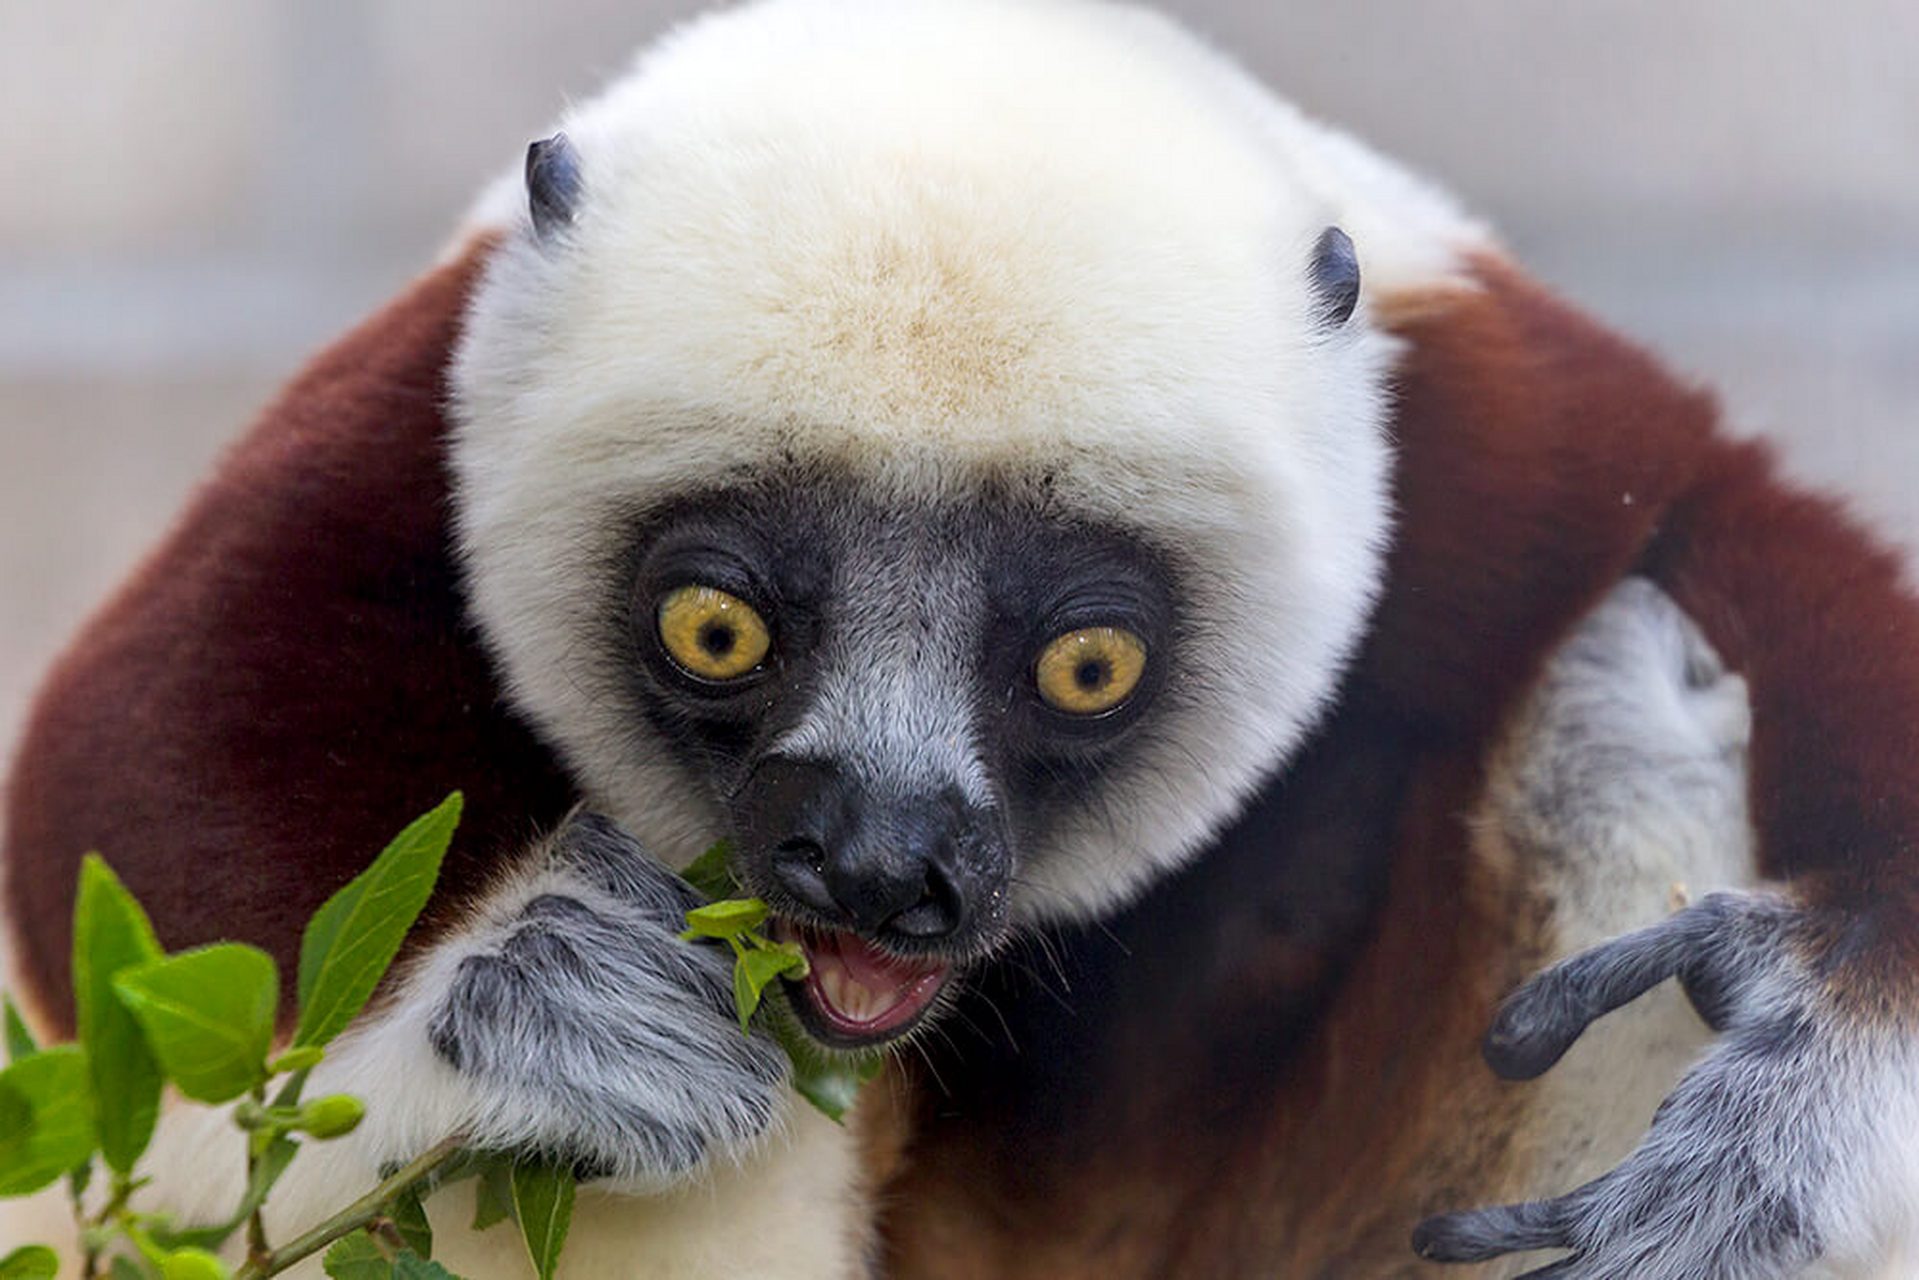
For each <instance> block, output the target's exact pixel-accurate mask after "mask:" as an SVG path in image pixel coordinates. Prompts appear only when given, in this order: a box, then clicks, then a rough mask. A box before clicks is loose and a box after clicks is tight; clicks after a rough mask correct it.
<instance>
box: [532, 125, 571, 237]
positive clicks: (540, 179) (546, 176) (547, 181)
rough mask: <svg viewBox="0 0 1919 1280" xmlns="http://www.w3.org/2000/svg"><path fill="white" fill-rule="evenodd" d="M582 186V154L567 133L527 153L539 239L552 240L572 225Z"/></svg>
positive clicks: (550, 139)
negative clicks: (576, 149)
mask: <svg viewBox="0 0 1919 1280" xmlns="http://www.w3.org/2000/svg"><path fill="white" fill-rule="evenodd" d="M582 185H583V184H582V181H581V177H580V153H579V152H577V151H575V150H574V149H573V144H572V143H570V142H568V141H567V140H566V135H565V134H564V133H556V134H554V135H553V136H552V137H550V138H548V139H546V140H545V141H543V142H536V143H534V144H533V145H532V146H530V147H528V148H527V149H526V200H527V207H528V209H529V211H530V212H531V213H532V214H533V233H534V234H535V235H537V236H539V238H540V239H542V240H551V239H552V238H553V237H554V236H555V235H557V234H558V233H560V232H561V231H564V230H565V229H566V228H567V227H568V226H570V225H571V224H572V222H573V213H574V210H575V209H576V208H577V207H578V206H579V203H580V190H581V187H582Z"/></svg>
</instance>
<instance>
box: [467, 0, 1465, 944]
mask: <svg viewBox="0 0 1919 1280" xmlns="http://www.w3.org/2000/svg"><path fill="white" fill-rule="evenodd" d="M562 126H563V128H564V129H565V131H566V132H567V134H568V136H569V137H570V138H571V139H572V140H573V142H574V144H575V145H576V147H577V149H578V152H579V154H580V157H581V163H582V169H583V173H584V184H585V195H584V198H583V201H582V204H581V206H580V211H579V216H578V220H577V222H576V224H575V225H574V226H573V227H572V228H571V230H570V233H569V234H567V235H565V236H563V237H561V238H560V241H559V242H558V243H554V244H540V243H537V242H536V241H535V240H534V238H533V237H532V235H531V233H530V229H529V227H528V225H527V222H526V219H525V218H524V216H523V215H522V214H520V213H519V212H518V211H517V209H515V211H514V212H512V213H511V214H508V213H507V212H506V210H507V209H508V208H510V207H513V206H511V205H508V204H505V203H503V202H502V201H501V200H500V199H499V198H497V197H495V198H490V199H489V200H488V201H486V202H483V204H482V212H481V214H480V221H481V222H482V223H484V222H485V221H486V220H488V219H489V218H493V219H498V220H499V221H500V223H501V225H502V226H503V227H504V228H505V230H506V231H507V233H508V239H507V242H506V244H505V245H504V247H503V248H502V249H501V250H500V251H499V252H498V254H497V255H496V257H495V260H494V262H493V264H492V267H491V269H490V271H489V273H488V276H487V279H486V281H485V283H484V285H483V286H482V287H481V289H480V290H479V293H478V296H477V297H476V299H475V302H474V304H473V307H472V312H471V317H470V323H469V328H468V330H467V333H466V337H465V340H464V343H463V345H462V348H461V350H460V353H459V358H458V362H457V366H456V375H455V387H456V393H457V398H456V417H457V420H458V425H459V430H458V437H457V443H456V448H455V454H454V462H455V466H456V468H457V471H458V476H459V482H460V483H459V493H460V495H461V499H460V506H459V519H460V527H461V532H462V538H463V545H464V548H465V551H466V555H467V563H468V566H469V570H470V580H471V584H472V590H473V597H474V601H475V606H476V610H477V613H478V617H479V619H480V621H481V623H482V625H483V628H484V631H485V633H486V635H487V636H488V638H489V640H490V642H491V644H492V646H493V648H494V650H495V652H496V654H497V656H498V658H499V660H500V662H501V663H502V665H503V668H504V670H505V672H506V675H507V677H508V682H509V685H510V688H511V692H512V695H513V697H514V698H515V700H516V701H517V702H518V704H519V705H520V707H521V708H522V709H523V710H524V711H525V712H527V713H528V714H529V716H530V717H531V718H532V719H533V720H534V722H535V723H536V724H537V725H538V726H539V727H540V728H541V729H542V730H543V731H544V732H545V734H546V735H547V736H548V738H549V739H550V740H551V741H553V742H554V744H555V745H556V746H557V747H558V748H559V749H560V750H561V751H562V753H563V754H564V755H565V756H566V758H567V760H568V761H569V763H570V764H571V765H572V766H573V767H574V769H575V770H576V772H577V773H578V774H579V776H580V777H581V778H582V780H583V782H584V785H585V786H586V788H587V791H588V793H589V795H590V798H591V800H592V802H593V803H594V804H595V805H596V806H598V807H600V808H602V809H604V810H605V811H607V812H609V813H610V814H612V815H613V816H614V817H616V818H618V819H619V820H620V821H621V822H622V823H623V824H624V825H626V826H627V827H629V828H630V829H631V830H632V831H634V832H635V834H637V835H638V836H639V837H640V838H641V840H642V841H643V842H644V843H646V844H647V845H648V846H649V847H651V848H653V849H655V850H657V851H658V852H660V854H661V855H662V856H664V857H666V858H668V859H669V860H670V861H676V862H678V861H683V860H685V859H687V858H690V857H691V856H693V855H694V854H695V853H697V852H698V850H699V849H700V848H702V847H704V844H705V843H706V842H707V841H708V840H710V839H711V837H712V834H713V832H714V831H715V830H717V829H718V828H719V825H720V824H719V814H718V812H717V810H716V808H715V806H714V805H713V804H712V802H711V801H710V800H708V799H707V798H706V796H705V792H704V789H703V787H702V780H701V779H699V778H695V777H690V776H688V775H687V773H686V772H685V771H684V769H683V767H682V766H681V765H679V764H677V763H676V762H675V761H674V760H673V758H672V755H671V753H669V752H667V751H665V750H662V749H661V747H660V745H659V744H658V743H657V742H655V741H652V740H651V739H650V737H649V735H647V734H646V733H644V732H641V731H638V730H636V728H635V725H634V723H633V717H632V716H631V715H630V714H628V713H627V712H626V711H624V710H623V709H621V707H620V706H619V705H618V704H617V701H616V700H615V699H613V698H610V697H607V696H605V691H606V686H605V684H604V679H605V677H604V673H603V670H602V667H601V664H600V656H599V655H598V654H597V653H596V652H595V649H596V646H595V645H594V644H592V643H589V642H587V641H586V640H585V639H584V637H586V636H587V635H588V634H589V633H590V627H591V619H590V618H588V617H586V616H584V612H583V611H584V610H586V609H589V608H596V607H598V606H599V604H600V602H601V601H602V600H603V599H604V598H605V592H604V590H603V583H602V582H601V578H602V577H603V575H604V573H605V572H606V570H605V568H604V566H605V565H606V563H607V561H608V557H609V555H610V554H611V552H612V550H613V545H614V544H613V540H614V539H617V538H619V537H621V536H623V534H624V531H625V529H626V528H627V527H629V526H628V525H627V524H626V522H625V521H624V520H623V519H622V517H624V516H629V515H630V514H631V513H632V512H634V511H635V510H640V509H644V508H646V507H647V506H649V505H650V504H653V503H656V502H658V501H660V500H661V499H663V498H666V497H669V496H671V495H674V494H676V493H680V492H683V491H685V490H687V489H688V488H690V487H695V486H702V485H709V484H713V483H715V482H719V481H723V480H725V479H728V478H731V477H737V476H740V475H742V474H744V473H746V472H748V471H750V470H751V469H752V468H754V467H755V466H758V465H761V464H765V463H769V462H772V461H774V460H777V459H781V458H785V457H793V456H798V457H804V458H808V459H815V460H822V461H824V462H826V463H827V464H828V465H831V466H833V467H835V468H836V469H838V470H842V471H844V472H846V473H849V474H852V475H854V476H856V477H859V478H860V479H862V480H863V481H864V482H865V483H867V484H869V485H870V486H872V487H873V488H874V489H875V490H876V491H878V492H882V493H886V492H895V493H900V494H910V495H924V494H927V493H944V492H950V491H953V490H955V489H964V488H965V487H966V486H967V485H969V484H971V483H973V482H974V481H975V480H977V479H978V478H980V477H982V476H986V475H994V476H997V477H1000V478H1002V479H1004V478H1005V477H1007V476H1008V475H1011V476H1012V477H1013V478H1014V479H1015V480H1016V481H1017V480H1022V479H1023V480H1026V481H1032V482H1035V483H1037V477H1039V476H1041V475H1047V476H1050V477H1051V480H1052V482H1053V485H1054V488H1053V493H1054V494H1055V495H1056V497H1057V499H1058V500H1059V501H1060V502H1061V503H1062V504H1063V505H1064V506H1065V507H1066V508H1067V509H1070V510H1076V511H1080V512H1083V513H1085V514H1086V515H1088V516H1091V517H1096V518H1100V519H1104V520H1108V521H1112V522H1117V523H1120V524H1123V525H1125V526H1128V527H1130V528H1133V529H1135V530H1137V531H1139V532H1140V533H1141V534H1143V535H1144V536H1146V537H1148V538H1150V539H1152V540H1153V541H1154V542H1156V543H1158V544H1160V545H1162V546H1166V547H1170V548H1174V549H1175V550H1176V551H1177V552H1178V553H1179V554H1180V555H1181V556H1182V557H1183V563H1182V565H1181V569H1182V571H1183V572H1184V574H1185V582H1184V586H1185V587H1186V589H1187V603H1188V604H1189V606H1190V612H1191V616H1190V618H1189V619H1188V621H1189V622H1190V623H1191V633H1190V634H1191V643H1190V645H1189V647H1188V650H1187V651H1186V652H1185V653H1183V654H1182V655H1181V671H1182V677H1181V688H1182V692H1183V695H1184V696H1183V697H1182V698H1181V699H1180V705H1179V707H1178V708H1177V709H1174V710H1169V711H1168V712H1167V713H1166V714H1165V716H1164V717H1163V720H1162V723H1161V725H1160V726H1159V728H1160V730H1161V732H1162V733H1163V735H1164V737H1165V738H1166V739H1167V740H1168V741H1169V742H1170V744H1171V745H1170V746H1169V748H1168V749H1166V750H1164V751H1162V752H1161V753H1159V754H1158V755H1156V756H1155V757H1153V758H1152V759H1151V760H1150V761H1147V762H1143V763H1141V764H1140V765H1139V766H1138V767H1137V768H1135V769H1134V770H1132V771H1131V773H1129V774H1128V775H1127V776H1125V777H1123V778H1118V779H1115V780H1114V781H1113V784H1112V785H1111V787H1109V788H1108V793H1109V795H1111V796H1112V797H1113V799H1112V801H1111V802H1110V803H1109V804H1107V805H1104V806H1102V807H1101V808H1100V811H1098V812H1089V813H1087V814H1086V815H1085V817H1084V820H1083V822H1081V823H1079V824H1077V825H1073V824H1067V825H1066V827H1065V828H1064V829H1063V830H1062V832H1061V833H1060V834H1059V835H1058V836H1057V838H1056V839H1055V840H1054V842H1053V843H1054V845H1055V847H1054V848H1051V849H1046V850H1029V851H1027V853H1028V854H1029V855H1030V858H1031V861H1030V863H1029V866H1028V869H1027V871H1026V872H1025V873H1024V877H1023V879H1024V887H1023V888H1022V891H1021V893H1020V895H1018V896H1017V897H1016V899H1015V903H1014V911H1015V914H1016V915H1021V916H1024V917H1026V918H1032V917H1036V916H1040V915H1044V914H1048V913H1065V914H1073V915H1078V914H1084V913H1086V912H1088V911H1092V910H1096V909H1101V908H1105V907H1108V906H1111V905H1113V904H1114V903H1115V902H1116V901H1117V900H1119V899H1121V898H1123V897H1125V896H1126V895H1128V894H1130V893H1132V892H1134V891H1136V890H1137V889H1138V888H1139V887H1140V886H1141V885H1142V884H1143V883H1144V882H1145V881H1146V879H1147V878H1149V877H1150V876H1151V875H1152V874H1154V873H1156V872H1158V871H1161V870H1163V869H1165V868H1166V867H1168V866H1170V865H1173V864H1175V863H1176V862H1178V861H1179V860H1180V859H1182V858H1184V857H1185V856H1187V855H1188V854H1189V853H1190V852H1192V851H1193V850H1194V849H1196V848H1197V847H1199V846H1200V845H1201V844H1202V843H1203V842H1204V840H1205V839H1206V837H1207V836H1208V835H1210V834H1211V833H1212V832H1213V831H1215V830H1216V829H1217V828H1218V827H1219V825H1220V824H1221V823H1222V822H1224V821H1225V820H1226V819H1227V818H1229V817H1230V816H1231V814H1232V813H1233V812H1234V811H1235V810H1236V809H1237V807H1238V805H1239V804H1240V802H1241V801H1242V800H1243V798H1244V797H1245V795H1246V794H1247V793H1248V792H1249V791H1250V789H1251V788H1252V787H1253V786H1254V785H1256V784H1257V782H1258V781H1259V780H1261V779H1262V778H1263V777H1264V776H1265V775H1266V774H1267V773H1269V772H1270V771H1271V770H1272V769H1274V768H1275V767H1277V766H1278V765H1279V764H1280V763H1281V762H1282V761H1283V760H1284V759H1285V758H1286V757H1287V755H1288V754H1289V753H1290V752H1291V750H1292V749H1293V748H1294V746H1295V745H1296V744H1297V742H1298V741H1299V739H1300V738H1301V736H1302V735H1303V733H1304V732H1305V730H1306V729H1307V728H1308V727H1309V726H1310V724H1311V723H1312V721H1313V719H1314V717H1315V716H1316V715H1317V713H1318V711H1319V709H1320V707H1321V705H1322V704H1323V702H1324V700H1325V698H1326V697H1327V696H1328V694H1329V693H1330V692H1331V689H1332V687H1333V683H1334V680H1335V678H1336V676H1337V673H1338V671H1339V669H1340V667H1341V665H1342V663H1343V662H1344V660H1345V658H1346V657H1347V655H1348V653H1349V651H1350V649H1351V647H1352V645H1353V643H1354V642H1355V640H1356V638H1357V636H1358V635H1359V634H1360V632H1361V630H1362V627H1363V623H1364V619H1365V617H1366V614H1367V611H1368V609H1369V607H1370V605H1371V602H1372V599H1373V596H1374V594H1375V592H1376V590H1377V585H1378V581H1379V562H1380V554H1381V548H1382V546H1383V542H1384V539H1385V536H1386V532H1387V525H1388V511H1387V501H1386V497H1385V487H1384V486H1385V469H1386V463H1387V455H1388V450H1387V442H1386V438H1385V427H1384V419H1385V411H1386V409H1385V400H1386V395H1385V390H1384V386H1383V381H1384V376H1385V368H1386V364H1387V361H1388V359H1389V357H1390V354H1391V350H1390V346H1389V344H1388V343H1387V342H1386V341H1385V340H1384V339H1383V338H1381V337H1380V336H1378V335H1377V334H1376V333H1374V332H1373V331H1372V330H1371V329H1369V328H1368V327H1367V325H1366V323H1365V321H1364V319H1363V317H1362V318H1361V319H1359V320H1356V321H1354V322H1353V323H1351V324H1349V325H1348V326H1346V327H1345V328H1343V329H1341V330H1339V331H1337V332H1335V333H1332V334H1325V333H1322V332H1320V331H1319V330H1318V329H1317V327H1316V326H1315V324H1314V323H1313V321H1312V319H1311V315H1312V310H1313V299H1312V297H1311V294H1310V292H1309V288H1308V283H1307V279H1306V267H1307V262H1308V258H1309V255H1310V251H1311V246H1312V244H1313V243H1314V241H1315V239H1316V238H1317V236H1318V235H1319V233H1320V231H1321V230H1322V229H1323V228H1324V227H1325V226H1327V225H1328V224H1331V223H1342V224H1345V225H1346V226H1348V228H1349V229H1351V230H1353V231H1354V233H1355V236H1356V239H1357V241H1358V248H1359V253H1360V256H1361V259H1362V264H1363V270H1364V271H1365V272H1366V273H1367V279H1368V282H1369V284H1368V287H1369V288H1370V289H1388V290H1397V289H1409V288H1419V287H1425V286H1430V285H1435V284H1441V283H1444V282H1446V281H1448V280H1450V279H1451V278H1452V273H1453V272H1454V271H1455V269H1456V267H1455V264H1456V263H1457V261H1458V259H1459V256H1460V254H1461V252H1462V251H1463V250H1465V249H1467V248H1470V247H1472V246H1474V245H1476V244H1479V243H1482V242H1483V241H1482V238H1481V233H1480V232H1479V231H1478V230H1477V228H1476V227H1474V226H1473V225H1472V224H1471V223H1469V222H1467V221H1466V220H1465V219H1463V218H1462V217H1460V216H1459V215H1458V214H1457V213H1456V212H1455V211H1454V210H1453V209H1452V206H1451V205H1450V204H1449V203H1448V202H1446V201H1445V200H1444V198H1443V197H1440V196H1438V195H1436V194H1434V193H1433V192H1432V191H1431V190H1430V189H1428V188H1426V187H1423V186H1421V185H1419V184H1418V183H1417V182H1415V181H1414V180H1412V179H1410V178H1408V177H1407V176H1405V175H1404V174H1402V173H1401V172H1400V171H1398V170H1397V169H1395V168H1393V167H1392V166H1390V165H1389V164H1387V163H1386V162H1385V161H1383V160H1380V159H1378V158H1377V157H1374V156H1372V155H1371V154H1370V153H1368V152H1366V151H1365V150H1364V149H1362V148H1361V147H1359V146H1358V144H1356V143H1353V142H1351V141H1350V140H1348V139H1346V138H1344V137H1343V136H1341V135H1338V134H1336V133H1333V132H1331V131H1330V130H1326V129H1324V128H1321V127H1320V126H1317V125H1314V124H1312V123H1310V122H1308V121H1306V120H1304V119H1303V118H1302V117H1300V116H1299V115H1298V114H1297V113H1296V112H1295V111H1293V110H1292V109H1291V108H1290V107H1287V106H1286V105H1285V104H1283V103H1281V102H1279V101H1278V100H1277V99H1275V98H1273V97H1272V96H1271V95H1270V94H1268V93H1266V92H1265V91H1264V90H1263V89H1260V88H1259V87H1257V86H1256V85H1254V84H1253V82H1251V81H1250V80H1249V79H1247V78H1246V77H1245V76H1244V75H1243V74H1242V73H1241V72H1239V71H1238V70H1237V69H1236V68H1235V67H1233V66H1232V65H1231V64H1230V63H1229V62H1227V61H1226V60H1225V59H1223V58H1221V57H1220V56H1218V55H1217V54H1215V53H1213V52H1212V51H1210V50H1209V49H1207V48H1205V47H1204V46H1203V45H1201V44H1199V43H1198V42H1197V41H1195V40H1193V39H1192V38H1191V37H1190V36H1188V35H1186V34H1184V33H1183V32H1181V31H1180V30H1179V29H1178V28H1176V27H1175V26H1173V25H1172V24H1171V23H1169V22H1167V21H1165V20H1164V19H1161V18H1158V17H1156V16H1154V15H1152V14H1149V13H1146V12H1143V11H1139V10H1132V9H1125V8H1115V7H1110V6H1106V5H1099V4H1092V3H1085V2H1083V0H884V2H881V0H768V2H766V3H760V4H755V5H750V6H746V7H743V8H740V9H736V10H732V11H729V12H725V13H721V14H718V15H714V16H710V17H707V18H703V19H700V20H698V21H696V22H694V23H691V24H689V25H688V26H686V27H684V28H682V29H681V30H679V31H678V32H676V33H674V34H673V35H671V36H670V37H668V38H667V39H665V40H664V41H662V42H661V43H660V44H658V45H657V46H655V47H654V48H653V49H651V50H649V51H648V52H647V53H646V54H645V55H644V56H643V57H642V58H641V59H640V61H639V63H638V65H637V66H636V68H635V70H634V72H633V74H632V75H631V76H630V77H629V78H628V79H625V80H623V81H621V82H620V83H618V84H616V85H615V86H614V87H613V88H612V89H611V90H609V91H608V92H607V93H606V94H605V95H604V96H602V97H601V98H599V99H598V100H596V101H594V102H592V103H590V104H588V105H586V106H584V107H582V108H580V109H579V110H577V111H575V112H573V113H571V114H570V115H569V116H568V117H567V118H566V119H565V120H564V121H563V122H562ZM517 203H518V199H516V200H515V201H514V205H517ZM1249 622H1251V624H1252V625H1247V624H1248V623H1249ZM1202 746H1203V750H1201V748H1202ZM1196 756H1197V757H1199V758H1201V759H1203V762H1204V763H1203V765H1201V764H1199V763H1198V762H1197V761H1196V759H1195V757H1196ZM1116 832H1118V833H1122V834H1121V835H1119V836H1118V837H1117V838H1116V836H1115V833H1116Z"/></svg>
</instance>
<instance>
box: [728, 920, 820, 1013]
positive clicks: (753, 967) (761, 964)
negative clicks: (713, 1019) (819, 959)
mask: <svg viewBox="0 0 1919 1280" xmlns="http://www.w3.org/2000/svg"><path fill="white" fill-rule="evenodd" d="M805 972H806V956H805V954H804V953H803V952H802V951H801V950H800V949H799V947H798V946H797V945H795V944H793V943H790V942H788V943H778V944H768V945H767V946H766V947H765V948H764V949H762V950H757V951H746V952H742V953H741V954H740V956H739V958H738V959H737V960H736V961H734V963H733V1003H734V1006H735V1007H736V1009H737V1011H738V1013H739V1015H740V1030H741V1031H745V1030H747V1023H748V1022H750V1021H751V1020H752V1017H753V1012H754V1010H756V1009H758V1008H759V1007H760V997H761V995H762V994H764V993H765V991H766V988H767V984H769V983H771V982H772V981H773V979H775V978H777V977H780V976H781V975H782V974H788V973H790V974H794V975H795V976H797V975H799V974H803V973H805Z"/></svg>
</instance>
